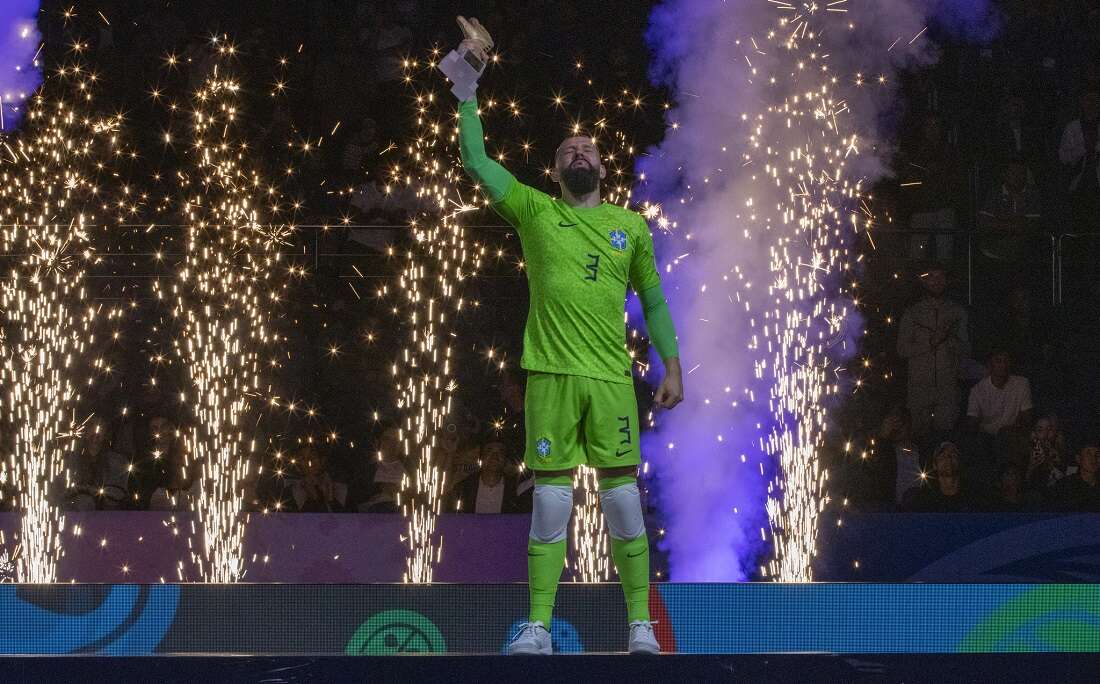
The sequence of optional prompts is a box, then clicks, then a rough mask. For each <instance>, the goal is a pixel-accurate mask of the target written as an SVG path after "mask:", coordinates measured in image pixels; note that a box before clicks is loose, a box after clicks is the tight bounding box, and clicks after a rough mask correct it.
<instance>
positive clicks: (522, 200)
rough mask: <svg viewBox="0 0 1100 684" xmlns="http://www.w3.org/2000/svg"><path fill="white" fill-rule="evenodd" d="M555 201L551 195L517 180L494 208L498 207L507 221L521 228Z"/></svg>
mask: <svg viewBox="0 0 1100 684" xmlns="http://www.w3.org/2000/svg"><path fill="white" fill-rule="evenodd" d="M553 202H554V200H552V199H551V198H550V195H547V194H546V193H545V192H542V191H540V190H536V189H535V188H532V187H531V186H530V185H524V184H523V183H521V182H519V181H518V180H517V181H515V182H513V183H512V185H511V187H509V188H508V192H507V193H505V195H504V197H503V198H501V199H500V201H497V202H493V209H496V212H497V213H498V214H500V215H501V216H502V217H503V218H504V220H505V221H507V222H508V223H510V224H512V225H513V226H515V227H516V228H517V229H519V228H520V227H521V226H523V225H524V224H525V223H527V222H528V221H529V220H531V219H532V218H534V217H535V216H536V215H538V214H539V213H540V212H541V211H543V210H544V209H547V208H548V207H550V206H551V205H552V204H553Z"/></svg>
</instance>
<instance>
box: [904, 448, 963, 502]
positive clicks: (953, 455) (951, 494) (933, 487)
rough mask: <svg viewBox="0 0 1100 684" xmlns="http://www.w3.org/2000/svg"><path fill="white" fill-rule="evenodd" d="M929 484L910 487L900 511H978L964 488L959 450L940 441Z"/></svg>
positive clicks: (923, 483)
mask: <svg viewBox="0 0 1100 684" xmlns="http://www.w3.org/2000/svg"><path fill="white" fill-rule="evenodd" d="M932 470H933V474H932V477H931V478H930V479H931V482H927V481H925V482H921V483H920V484H918V485H916V486H915V487H912V488H911V489H910V490H909V491H908V492H907V493H906V494H905V498H904V500H903V502H902V506H901V507H902V510H907V511H912V512H915V513H961V512H966V511H973V510H977V508H978V507H977V505H976V502H975V497H974V496H973V494H972V493H971V492H970V489H969V488H968V487H966V486H965V485H964V482H963V479H962V471H961V469H960V467H959V447H958V446H957V445H956V444H954V443H953V442H943V443H941V444H940V445H939V447H938V448H937V449H936V452H935V454H934V455H933V456H932Z"/></svg>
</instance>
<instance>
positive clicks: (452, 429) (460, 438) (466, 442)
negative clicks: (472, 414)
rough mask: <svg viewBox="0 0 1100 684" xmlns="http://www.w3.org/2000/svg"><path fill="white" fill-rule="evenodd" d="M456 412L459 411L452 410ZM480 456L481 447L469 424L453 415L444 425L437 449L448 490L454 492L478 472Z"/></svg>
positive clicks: (438, 460)
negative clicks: (461, 421) (462, 422)
mask: <svg viewBox="0 0 1100 684" xmlns="http://www.w3.org/2000/svg"><path fill="white" fill-rule="evenodd" d="M454 413H457V412H452V414H454ZM480 458H481V448H480V447H479V446H478V445H477V443H476V442H473V440H472V439H471V434H470V432H469V426H464V425H463V424H460V423H459V420H458V419H457V417H456V416H454V415H452V417H451V419H450V420H448V421H447V423H446V425H444V426H443V434H442V435H441V436H440V439H439V448H438V449H437V450H436V459H437V461H436V462H437V463H438V464H439V468H440V469H441V470H442V471H443V472H445V473H446V474H447V481H446V483H445V487H446V491H447V492H453V491H456V490H457V489H459V488H461V487H462V484H463V483H464V482H465V481H466V480H467V479H468V478H470V477H471V476H473V475H474V474H475V473H476V472H477V469H478V460H479V459H480Z"/></svg>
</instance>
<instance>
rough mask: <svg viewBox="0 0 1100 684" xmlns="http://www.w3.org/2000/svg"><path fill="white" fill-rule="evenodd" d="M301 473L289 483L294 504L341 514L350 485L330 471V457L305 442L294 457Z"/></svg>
mask: <svg viewBox="0 0 1100 684" xmlns="http://www.w3.org/2000/svg"><path fill="white" fill-rule="evenodd" d="M295 461H296V465H297V466H298V468H299V470H300V471H301V476H300V477H298V478H296V479H294V480H293V481H292V482H291V483H290V495H291V497H292V498H293V499H294V505H295V507H296V508H297V510H298V511H299V512H303V513H339V512H342V511H343V510H344V507H345V505H346V503H347V497H348V486H347V485H346V484H345V483H343V482H337V481H336V480H334V479H333V477H332V475H331V474H330V473H329V469H328V467H329V462H328V458H327V456H325V454H324V453H323V452H321V451H319V450H318V449H317V448H316V447H314V445H312V444H309V443H306V444H304V445H302V448H301V449H299V450H298V454H297V455H296V457H295Z"/></svg>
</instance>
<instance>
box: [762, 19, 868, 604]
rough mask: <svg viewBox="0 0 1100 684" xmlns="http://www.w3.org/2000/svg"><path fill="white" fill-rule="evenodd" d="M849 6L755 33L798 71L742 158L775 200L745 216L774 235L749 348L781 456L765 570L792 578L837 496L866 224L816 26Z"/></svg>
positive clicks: (781, 69)
mask: <svg viewBox="0 0 1100 684" xmlns="http://www.w3.org/2000/svg"><path fill="white" fill-rule="evenodd" d="M842 4H843V3H841V2H834V3H830V4H829V6H828V7H823V6H821V5H818V4H816V3H802V4H801V5H800V6H799V7H797V8H796V7H793V6H784V7H782V8H781V9H783V10H784V11H786V12H787V13H788V14H793V16H787V15H784V16H782V17H781V18H780V19H779V21H778V25H777V30H774V31H772V32H769V33H768V35H767V37H766V38H764V39H759V40H756V41H753V45H754V54H753V58H754V60H755V61H757V62H762V63H763V62H766V61H767V58H769V57H770V58H771V59H773V60H774V61H773V64H774V66H775V76H774V77H773V78H774V79H779V78H789V79H792V83H791V84H790V86H791V87H790V88H789V89H788V92H789V93H793V94H788V95H787V96H785V97H784V98H783V99H782V101H780V102H776V103H775V104H772V105H770V106H768V107H767V108H766V110H764V111H763V112H761V113H760V114H758V115H756V116H755V118H750V120H751V122H752V134H751V137H750V139H749V146H748V149H749V150H750V151H749V152H747V153H746V154H745V157H744V160H743V162H744V166H745V167H749V166H750V165H752V166H753V167H754V168H757V169H760V170H759V171H755V172H753V175H752V182H753V187H754V188H755V189H756V190H755V191H756V192H759V194H760V196H761V197H764V198H768V199H767V202H768V203H771V202H774V203H775V204H774V212H771V213H769V210H770V207H764V206H761V207H760V208H759V209H756V208H754V207H755V206H756V205H757V201H756V199H757V198H755V197H748V198H747V201H746V206H747V207H749V208H750V214H749V215H748V216H746V217H745V218H746V219H747V220H748V221H749V222H750V223H753V222H759V221H765V222H766V223H767V226H766V228H767V231H768V233H769V234H770V235H772V236H773V238H772V239H773V242H772V244H771V246H770V249H769V264H768V266H769V273H770V278H771V280H770V283H769V286H768V295H767V305H766V306H765V307H764V308H763V310H762V311H761V312H760V320H754V321H753V322H752V328H753V330H754V331H759V332H754V334H753V337H752V342H751V345H750V346H751V348H752V349H754V350H756V351H757V352H758V353H759V354H760V356H759V357H758V360H757V362H756V364H755V372H756V377H757V378H758V379H766V380H768V384H769V386H770V395H769V399H768V405H769V408H770V410H771V413H772V417H773V421H772V424H773V427H772V429H771V431H770V434H769V435H768V436H767V438H766V439H765V440H763V446H764V450H765V451H766V453H768V454H769V455H771V456H772V457H774V458H775V459H776V460H777V462H778V465H779V473H778V475H777V476H776V478H775V479H774V480H773V481H772V482H771V483H770V485H769V488H768V499H767V503H766V510H767V514H768V520H769V524H770V527H771V534H772V541H773V546H774V553H775V555H774V558H773V559H772V560H771V562H770V563H769V566H768V569H767V574H768V575H770V576H771V577H773V578H774V579H776V580H779V581H784V582H808V581H811V580H812V579H813V567H812V563H813V559H814V556H815V554H816V546H817V533H818V527H819V522H820V514H821V512H822V510H823V509H824V507H825V505H826V504H827V503H828V500H829V499H828V495H827V492H826V482H827V480H828V473H827V471H826V470H825V469H824V467H823V466H822V465H821V460H820V455H819V452H820V449H821V446H822V444H823V441H824V437H825V432H826V428H827V405H828V402H829V401H830V397H831V396H832V395H835V394H836V393H837V391H838V385H837V384H836V382H835V381H834V377H835V376H834V374H833V373H832V371H831V369H832V367H833V366H834V365H835V361H834V360H833V359H836V358H839V357H842V356H844V355H845V354H848V353H850V351H851V350H847V351H846V350H844V349H843V345H844V344H846V343H845V341H844V336H843V330H844V327H845V324H846V322H847V320H848V319H849V317H850V312H849V308H848V307H849V304H848V300H847V299H846V297H845V296H844V294H843V289H842V287H843V286H842V285H840V283H841V282H842V280H843V278H844V276H845V275H846V274H847V273H848V272H849V269H850V267H851V263H850V251H849V250H848V249H847V243H848V240H849V239H850V237H851V236H852V235H853V234H854V231H857V230H860V229H861V228H864V227H869V221H867V222H866V223H864V222H863V218H862V217H861V216H860V214H859V210H858V206H859V203H860V198H861V197H862V188H861V184H860V181H859V180H853V179H851V178H850V177H849V169H848V161H847V160H848V157H849V155H852V154H858V146H857V142H858V140H857V138H856V135H855V134H854V133H851V132H845V131H844V130H842V125H843V123H844V119H843V117H844V115H845V114H846V113H848V107H847V103H846V102H845V100H844V98H843V95H842V94H840V93H838V92H837V90H838V79H836V78H835V77H834V76H833V74H832V73H831V72H830V71H829V69H828V64H827V50H823V49H822V46H821V44H820V42H819V40H818V39H817V38H816V36H818V35H819V34H820V31H819V30H817V29H818V28H819V27H815V25H814V22H815V21H816V20H817V19H818V16H819V13H820V12H822V11H829V12H835V11H839V10H841V9H842V8H840V7H838V6H839V5H842ZM811 64H812V65H813V66H814V68H808V65H811ZM753 73H754V74H755V73H756V69H755V68H754V69H753ZM772 82H773V83H774V82H775V80H773V81H772ZM775 188H779V189H780V192H779V193H778V196H776V193H775V192H774V189H775ZM759 204H761V205H763V204H765V202H760V203H759ZM761 534H762V535H764V531H763V530H762V531H761ZM765 536H766V535H765Z"/></svg>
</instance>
